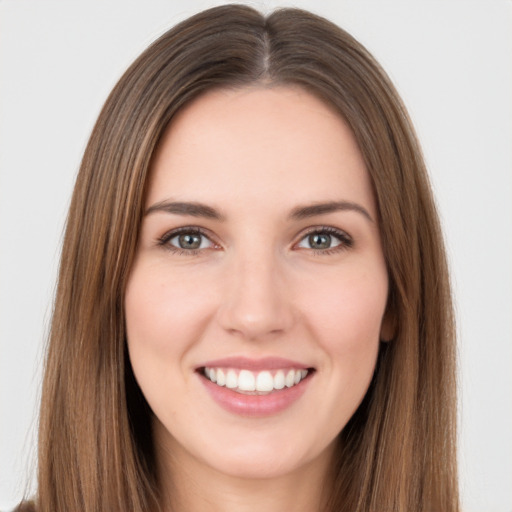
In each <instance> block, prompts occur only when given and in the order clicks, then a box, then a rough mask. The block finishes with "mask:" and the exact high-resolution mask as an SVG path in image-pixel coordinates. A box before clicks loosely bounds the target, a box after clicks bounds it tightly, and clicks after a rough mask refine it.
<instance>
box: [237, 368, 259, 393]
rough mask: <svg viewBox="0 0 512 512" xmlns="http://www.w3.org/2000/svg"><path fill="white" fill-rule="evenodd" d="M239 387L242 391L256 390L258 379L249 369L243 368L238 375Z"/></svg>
mask: <svg viewBox="0 0 512 512" xmlns="http://www.w3.org/2000/svg"><path fill="white" fill-rule="evenodd" d="M238 389H240V390H242V391H254V390H255V389H256V379H255V378H254V375H253V374H252V373H251V372H250V371H249V370H242V371H241V372H240V375H238Z"/></svg>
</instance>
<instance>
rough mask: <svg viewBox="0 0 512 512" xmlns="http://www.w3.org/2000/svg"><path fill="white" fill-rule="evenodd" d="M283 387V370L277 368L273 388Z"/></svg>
mask: <svg viewBox="0 0 512 512" xmlns="http://www.w3.org/2000/svg"><path fill="white" fill-rule="evenodd" d="M283 388H284V372H283V370H279V371H278V372H277V373H276V374H275V375H274V389H283Z"/></svg>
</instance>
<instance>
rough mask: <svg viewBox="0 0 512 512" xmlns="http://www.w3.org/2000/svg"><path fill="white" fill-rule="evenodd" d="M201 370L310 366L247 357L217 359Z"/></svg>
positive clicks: (288, 361) (284, 359) (200, 366)
mask: <svg viewBox="0 0 512 512" xmlns="http://www.w3.org/2000/svg"><path fill="white" fill-rule="evenodd" d="M200 368H239V369H241V370H252V371H262V370H277V369H286V368H293V369H296V370H297V369H299V370H300V369H308V368H311V366H310V365H307V364H304V363H301V362H298V361H293V360H292V359H286V358H282V357H262V358H259V359H251V358H247V357H225V358H222V359H215V360H212V361H206V362H205V363H204V364H201V365H199V366H198V367H197V369H200Z"/></svg>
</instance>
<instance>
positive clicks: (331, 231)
mask: <svg viewBox="0 0 512 512" xmlns="http://www.w3.org/2000/svg"><path fill="white" fill-rule="evenodd" d="M182 234H187V235H196V236H201V237H205V238H207V239H208V240H209V241H210V242H211V244H212V245H213V247H218V244H216V243H215V242H214V241H213V240H212V239H211V236H210V235H209V234H208V233H207V232H206V231H204V230H203V229H202V228H199V227H197V226H186V227H182V228H177V229H173V230H172V231H168V232H167V233H165V234H164V235H163V236H162V237H160V238H159V239H158V240H157V243H158V245H159V246H161V247H164V248H165V249H167V250H169V251H171V252H173V253H174V254H177V255H179V256H195V255H197V254H199V253H200V252H201V251H203V250H204V248H200V247H199V248H197V249H181V248H179V247H176V246H174V245H171V244H170V243H169V242H170V240H172V239H173V238H175V237H177V236H179V235H182ZM311 235H329V236H332V237H334V238H337V239H338V241H339V244H338V245H336V246H334V247H329V248H327V249H312V248H306V250H309V251H311V252H312V254H314V255H316V256H328V255H330V254H333V253H337V252H341V251H345V250H347V249H350V248H351V247H352V246H353V245H354V241H353V239H352V237H350V236H349V235H348V234H347V233H345V232H344V231H341V230H340V229H336V228H333V227H330V226H317V227H313V228H310V229H309V230H308V231H306V232H305V233H303V234H302V235H301V237H300V240H299V242H297V243H296V244H294V247H297V246H298V244H300V243H301V242H303V241H304V240H305V239H306V238H307V237H309V236H311Z"/></svg>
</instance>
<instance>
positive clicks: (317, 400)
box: [125, 87, 388, 512]
mask: <svg viewBox="0 0 512 512" xmlns="http://www.w3.org/2000/svg"><path fill="white" fill-rule="evenodd" d="M164 201H167V202H169V201H174V202H176V201H179V202H194V203H202V204H205V205H207V206H209V207H210V208H213V209H215V211H217V212H219V215H220V216H221V218H218V219H216V218H210V217H206V216H201V215H199V216H197V215H190V214H186V213H169V212H167V211H162V210H158V209H155V205H159V204H161V203H162V202H164ZM340 201H345V202H348V203H350V205H351V207H350V208H348V209H346V208H345V209H336V210H334V211H329V212H323V213H322V212H316V213H315V214H314V215H311V216H307V217H304V218H299V217H293V216H291V213H292V212H293V211H294V210H296V209H297V208H299V207H303V206H310V205H313V204H319V203H332V202H340ZM354 205H355V206H354ZM146 207H147V209H148V210H149V209H150V208H152V207H153V209H152V211H149V212H148V213H147V214H146V215H145V217H144V220H143V223H142V232H141V237H140V243H139V247H138V251H137V255H136V259H135V263H134V266H133V268H132V271H131V275H130V278H129V283H128V287H127V292H126V298H125V309H126V319H127V338H128V349H129V355H130V360H131V364H132V366H133V370H134V373H135V376H136V379H137V381H138V383H139V385H140V387H141V389H142V392H143V393H144V395H145V397H146V399H147V401H148V403H149V405H150V407H151V408H152V410H153V413H154V432H155V439H156V444H157V453H158V456H157V457H158V462H159V466H160V478H161V481H162V486H163V488H164V495H165V496H166V499H167V506H168V508H169V509H171V507H173V508H175V509H179V510H182V511H191V510H205V509H206V508H205V507H206V506H207V507H208V510H211V511H216V510H219V511H220V510H222V511H230V510H236V511H238V512H239V511H250V510H258V511H260V510H266V511H273V510H286V509H290V510H296V511H297V510H299V511H301V510H303V511H308V512H311V511H312V510H319V509H320V508H321V498H322V484H323V483H325V482H326V481H327V476H326V475H327V473H328V469H329V466H330V462H331V458H332V456H333V450H334V441H335V439H336V436H337V434H338V433H339V432H340V431H341V430H342V429H343V427H344V426H345V425H346V423H347V422H348V420H349V419H350V417H351V416H352V415H353V413H354V412H355V410H356V409H357V407H358V405H359V404H360V403H361V400H362V399H363V397H364V395H365V393H366V391H367V389H368V385H369V383H370V380H371V377H372V375H373V371H374V368H375V362H376V357H377V353H378V348H379V343H380V339H382V338H383V337H384V338H385V337H386V336H385V334H386V333H385V331H386V329H387V324H388V322H387V320H386V319H385V318H384V317H385V309H386V300H387V294H388V277H387V272H386V266H385V261H384V257H383V252H382V247H381V241H380V236H379V226H378V215H377V209H376V205H375V199H374V196H373V192H372V187H371V182H370V178H369V175H368V172H367V170H366V168H365V165H364V162H363V158H362V156H361V153H360V151H359V149H358V147H357V144H356V142H355V140H354V137H353V135H352V133H351V131H350V129H349V128H348V127H347V125H346V124H345V122H344V121H343V119H342V118H341V117H340V116H339V115H338V114H337V113H335V112H334V111H333V110H332V109H331V108H330V107H329V106H327V105H326V104H324V103H323V102H322V101H320V100H319V99H317V98H316V97H314V96H312V95H310V94H309V93H307V92H305V91H303V90H301V89H299V88H293V87H274V88H264V87H250V88H243V89H236V90H221V91H214V92H209V93H207V94H206V95H204V96H202V97H200V98H199V99H197V100H195V101H194V102H192V103H191V104H190V105H189V106H187V107H186V108H185V109H183V110H182V111H181V112H180V113H179V115H178V116H177V117H176V118H175V119H174V120H173V122H172V124H171V126H170V127H169V128H168V130H167V132H166V133H165V135H164V137H163V139H162V140H161V142H160V145H159V147H158V151H157V153H156V155H155V158H154V160H153V163H152V169H151V177H150V183H149V190H148V195H147V202H146ZM187 226H194V227H200V228H201V229H202V230H203V231H204V233H205V236H200V238H199V240H200V241H201V246H200V248H199V249H197V250H195V251H192V250H190V249H187V248H180V247H179V245H180V244H179V237H178V236H177V235H174V238H172V237H171V238H170V236H171V235H169V232H171V233H173V230H175V229H177V228H184V227H185V228H186V227H187ZM326 227H327V228H329V229H334V230H336V232H335V233H338V232H339V233H340V235H338V234H335V233H332V232H330V233H329V234H330V235H331V242H330V244H331V246H330V247H322V248H318V247H317V246H312V245H311V238H310V237H309V236H308V235H309V233H310V232H311V230H313V231H315V232H316V233H322V230H325V228H326ZM166 234H167V238H162V237H164V235H166ZM192 234H193V233H192ZM228 356H243V357H248V358H261V357H267V356H272V357H284V358H290V359H293V360H296V361H297V360H298V361H300V362H303V363H304V364H306V365H307V366H308V367H313V368H314V369H315V371H314V373H312V375H311V378H310V379H309V381H308V383H307V387H306V389H305V391H304V393H303V394H302V395H301V397H300V398H299V399H298V400H297V401H295V402H294V403H293V404H292V405H291V406H289V407H288V408H286V409H285V410H283V411H280V412H279V413H277V414H273V415H270V416H266V417H250V416H242V415H237V414H234V413H232V412H228V411H226V410H224V409H223V408H221V407H220V406H219V405H218V404H217V403H216V402H215V401H214V400H213V399H212V398H211V396H210V394H209V393H207V392H206V390H205V386H204V383H203V382H201V379H203V377H201V376H200V375H199V374H198V372H197V371H196V370H197V367H198V365H201V364H204V362H206V361H211V360H214V359H219V358H225V357H228Z"/></svg>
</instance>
